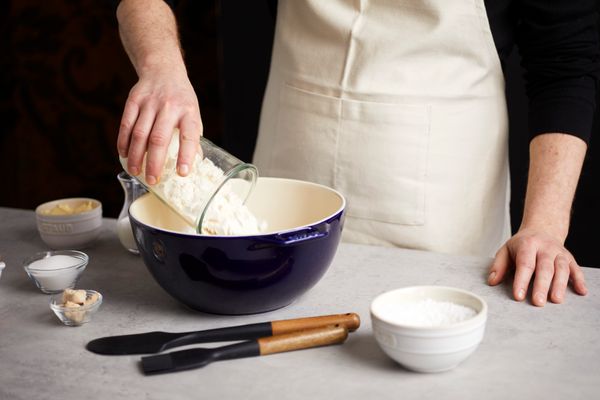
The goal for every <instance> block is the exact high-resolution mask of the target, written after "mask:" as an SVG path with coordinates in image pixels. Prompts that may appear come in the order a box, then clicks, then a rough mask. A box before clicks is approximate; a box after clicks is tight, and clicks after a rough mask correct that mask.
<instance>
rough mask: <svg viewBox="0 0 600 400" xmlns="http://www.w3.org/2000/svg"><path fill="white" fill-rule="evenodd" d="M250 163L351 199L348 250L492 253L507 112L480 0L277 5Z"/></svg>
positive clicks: (320, 0) (322, 0) (332, 0)
mask: <svg viewBox="0 0 600 400" xmlns="http://www.w3.org/2000/svg"><path fill="white" fill-rule="evenodd" d="M254 163H255V164H256V165H257V166H258V168H259V171H260V173H261V175H265V176H279V177H288V178H295V179H302V180H308V181H313V182H318V183H321V184H324V185H327V186H330V187H333V188H335V189H337V190H339V191H340V192H341V193H343V194H344V195H345V197H346V199H347V214H346V222H345V226H344V236H343V237H344V239H345V240H346V241H349V242H354V243H365V244H376V245H390V246H401V247H408V248H415V249H424V250H431V251H439V252H445V253H458V254H473V255H486V256H489V255H492V254H493V253H494V252H495V251H496V250H497V249H498V248H499V247H500V246H501V244H502V243H503V242H504V241H505V240H506V239H507V238H508V236H509V233H510V224H509V212H508V199H509V174H508V156H507V113H506V104H505V97H504V78H503V75H502V70H501V66H500V61H499V59H498V55H497V52H496V49H495V47H494V42H493V38H492V35H491V32H490V28H489V24H488V20H487V16H486V11H485V8H484V4H483V0H456V1H448V0H362V1H361V0H355V1H350V0H287V1H286V0H281V1H280V2H279V8H278V15H277V27H276V34H275V42H274V47H273V58H272V63H271V72H270V76H269V82H268V85H267V90H266V93H265V98H264V103H263V109H262V114H261V123H260V131H259V137H258V142H257V148H256V151H255V154H254Z"/></svg>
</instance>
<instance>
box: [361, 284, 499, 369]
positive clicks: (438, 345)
mask: <svg viewBox="0 0 600 400" xmlns="http://www.w3.org/2000/svg"><path fill="white" fill-rule="evenodd" d="M424 314H425V315H424ZM486 320H487V304H486V302H485V301H484V300H483V299H482V298H481V297H479V296H477V295H475V294H473V293H471V292H468V291H466V290H462V289H457V288H452V287H444V286H412V287H406V288H401V289H396V290H391V291H389V292H385V293H383V294H381V295H379V296H378V297H376V298H375V300H373V302H372V303H371V321H372V325H373V334H374V336H375V340H376V341H377V344H378V345H379V347H381V349H382V350H383V351H384V352H385V353H386V354H387V355H388V356H389V357H391V358H392V359H393V360H395V361H396V362H398V363H400V364H401V365H402V366H404V367H405V368H407V369H410V370H413V371H417V372H442V371H447V370H450V369H452V368H454V367H456V366H457V365H458V364H459V363H461V362H462V361H464V360H465V359H467V358H468V357H469V356H470V355H471V354H473V352H474V351H475V350H476V349H477V346H478V345H479V343H481V341H482V339H483V335H484V332H485V324H486Z"/></svg>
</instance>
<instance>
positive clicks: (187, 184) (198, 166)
mask: <svg viewBox="0 0 600 400" xmlns="http://www.w3.org/2000/svg"><path fill="white" fill-rule="evenodd" d="M200 147H201V149H202V155H201V156H197V157H196V158H195V159H194V162H193V164H192V165H191V166H190V172H189V174H188V175H187V176H186V177H181V176H179V174H177V169H176V168H177V155H178V152H179V134H178V131H177V130H176V132H175V134H174V135H173V137H172V139H171V143H170V145H169V149H168V151H167V156H166V159H165V164H164V167H163V170H162V173H161V176H160V178H159V180H158V182H157V183H156V184H154V185H148V183H147V182H146V180H145V170H146V159H145V158H144V161H143V163H142V172H141V173H140V174H139V175H138V176H136V177H135V178H136V179H137V180H139V182H140V183H141V184H142V185H143V186H144V187H145V188H146V189H148V190H149V191H150V192H152V193H153V194H154V195H156V196H157V197H158V198H159V199H160V200H161V201H162V202H163V203H165V204H166V205H167V206H169V207H170V208H171V209H172V210H173V211H175V212H176V213H177V214H178V215H179V216H180V217H182V218H183V220H185V222H186V223H187V224H188V225H189V226H190V229H192V230H193V231H194V232H196V233H202V227H203V222H204V221H206V218H205V217H206V216H207V215H208V214H209V210H210V209H211V206H212V205H214V204H217V206H216V207H220V206H222V204H223V203H224V201H221V200H223V199H227V201H226V202H227V203H231V202H232V201H233V202H235V203H239V204H244V203H245V202H246V199H247V198H248V196H250V193H251V192H252V189H253V188H254V185H255V184H256V179H257V178H258V171H257V169H256V167H255V166H254V165H252V164H249V163H245V162H242V161H240V160H239V159H237V158H236V157H234V156H233V155H231V154H230V153H228V152H226V151H225V150H223V149H222V148H220V147H218V146H217V145H215V144H214V143H212V142H211V141H210V140H208V139H206V138H204V137H201V138H200ZM120 161H121V165H122V166H123V168H127V159H126V158H120Z"/></svg>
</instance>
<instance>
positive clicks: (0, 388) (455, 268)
mask: <svg viewBox="0 0 600 400" xmlns="http://www.w3.org/2000/svg"><path fill="white" fill-rule="evenodd" d="M103 229H104V231H103V233H102V236H101V238H100V239H99V240H98V242H96V243H95V244H94V246H93V247H91V248H89V249H87V250H86V252H87V253H88V255H89V256H90V263H89V265H88V267H87V269H86V271H85V272H84V274H83V276H82V278H81V280H80V282H79V287H80V288H86V289H95V290H98V291H100V292H101V293H102V294H103V295H104V303H103V304H102V306H101V308H100V311H99V312H98V313H97V314H96V315H95V316H94V319H93V320H92V321H91V322H90V323H89V324H86V325H84V326H81V327H66V326H63V325H62V324H61V323H60V322H59V321H58V319H57V318H56V317H55V316H54V314H53V313H52V311H51V310H50V308H49V306H48V302H49V296H47V295H44V294H42V293H41V292H40V291H39V290H38V289H37V288H36V287H35V286H34V285H33V283H32V282H31V281H30V280H29V278H28V277H27V275H26V274H25V272H24V271H23V269H22V267H21V262H22V261H23V259H25V258H26V257H27V256H29V255H30V254H32V253H34V252H38V251H43V250H46V247H45V245H44V244H43V242H42V241H41V239H40V238H39V235H38V233H37V230H36V228H35V216H34V213H33V212H32V211H25V210H14V209H6V208H0V255H1V258H2V259H3V260H4V261H5V262H6V264H7V268H6V269H5V270H4V273H3V275H2V278H1V279H0V399H26V400H32V399H51V398H52V399H55V398H64V399H83V398H94V399H96V398H98V399H111V400H113V399H143V398H147V399H187V398H207V399H216V398H220V399H232V398H243V399H265V398H284V399H296V398H298V399H299V398H325V396H327V398H329V399H338V398H339V399H354V398H356V399H365V398H373V399H388V398H389V399H401V398H402V399H409V398H415V399H449V398H456V399H507V398H521V399H536V398H540V399H541V398H543V399H566V398H569V399H592V398H599V396H600V269H593V268H586V269H585V273H586V280H587V286H588V288H589V292H590V293H589V294H588V295H587V296H585V297H579V296H576V295H575V294H573V293H572V291H570V293H569V295H568V296H567V299H566V303H565V304H562V305H554V304H548V305H547V306H546V307H544V308H536V307H533V306H531V305H530V304H526V303H517V302H515V301H513V300H511V299H510V298H509V293H510V287H509V286H508V285H504V286H500V287H495V288H492V287H488V286H487V285H486V284H485V283H484V282H485V277H486V270H487V268H488V265H489V263H490V260H488V259H482V258H472V257H457V256H448V255H440V254H433V253H426V252H417V251H409V250H402V249H390V248H378V247H369V246H358V245H350V244H342V245H340V248H339V250H338V253H337V255H336V258H335V260H334V262H333V264H332V266H331V267H330V269H329V271H328V272H327V274H326V275H325V277H324V278H323V279H322V280H321V281H320V282H319V283H318V284H317V285H316V286H315V287H314V288H313V289H312V290H311V291H309V292H308V293H307V294H305V295H304V296H303V297H301V298H300V299H298V300H297V301H296V302H295V303H293V304H291V305H290V306H288V307H286V308H284V309H281V310H277V311H273V312H269V313H264V314H259V315H251V316H239V317H232V316H216V315H209V314H203V313H199V312H196V311H192V310H190V309H187V308H185V307H183V306H181V305H179V303H177V302H176V301H175V300H173V299H172V298H171V297H169V296H168V295H167V294H166V293H165V292H163V290H162V289H161V288H160V287H159V286H158V285H157V284H156V283H155V282H154V281H153V279H152V278H151V276H150V274H149V273H148V272H147V271H146V268H145V266H144V264H143V262H142V260H141V259H140V258H139V257H137V256H134V255H130V254H129V253H127V252H126V251H125V250H124V249H123V248H122V247H121V245H120V243H119V241H118V239H117V236H116V232H115V229H116V224H115V221H114V220H112V219H105V221H104V227H103ZM410 285H445V286H456V287H460V288H464V289H467V290H471V291H473V292H475V293H477V294H479V295H481V296H482V297H484V298H485V299H486V301H487V302H488V305H489V318H488V323H487V330H486V335H485V338H484V340H483V342H482V343H481V345H480V346H479V348H478V350H477V351H476V352H475V353H474V354H473V355H472V356H471V357H470V358H469V359H467V360H466V361H465V362H463V363H462V364H461V365H459V366H458V367H457V368H455V369H454V370H451V371H449V372H445V373H440V374H418V373H413V372H409V371H407V370H404V369H403V368H402V367H400V366H399V365H398V364H395V363H394V362H393V361H392V360H390V359H389V358H387V357H386V356H385V354H384V353H383V352H382V351H381V350H380V349H379V348H378V347H377V344H376V342H375V339H374V338H373V336H372V331H371V321H370V318H369V305H370V303H371V301H372V300H373V298H374V297H375V296H376V295H378V294H379V293H382V292H384V291H387V290H390V289H394V288H398V287H403V286H410ZM351 311H353V312H357V313H359V314H360V316H361V318H362V326H361V328H360V329H359V330H358V331H357V332H355V333H352V334H351V335H350V337H349V338H348V340H347V341H346V343H345V344H344V345H341V346H329V347H323V348H318V349H310V350H304V351H297V352H292V353H284V354H277V355H271V356H265V357H258V358H247V359H240V360H231V361H223V362H218V363H213V364H211V365H209V366H207V367H205V368H203V369H198V370H191V371H186V372H180V373H175V374H167V375H158V376H151V377H146V376H143V375H142V374H141V373H140V371H139V367H138V362H139V358H140V357H139V356H123V357H105V356H99V355H95V354H92V353H89V352H87V351H86V350H85V349H84V346H85V344H86V343H87V342H88V341H89V340H91V339H94V338H96V337H100V336H107V335H118V334H127V333H137V332H144V331H150V330H164V331H188V330H199V329H208V328H215V327H221V326H228V325H237V324H245V323H252V322H262V321H269V320H275V319H287V318H295V317H301V316H311V315H320V314H337V313H344V312H351Z"/></svg>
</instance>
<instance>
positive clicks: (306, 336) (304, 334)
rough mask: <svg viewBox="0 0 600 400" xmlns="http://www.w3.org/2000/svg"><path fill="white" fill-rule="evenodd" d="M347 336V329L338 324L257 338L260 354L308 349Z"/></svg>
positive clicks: (338, 340) (343, 339) (341, 341)
mask: <svg viewBox="0 0 600 400" xmlns="http://www.w3.org/2000/svg"><path fill="white" fill-rule="evenodd" d="M347 337H348V330H347V329H346V328H345V327H343V326H339V325H334V326H325V327H320V328H314V329H307V330H304V331H299V332H293V333H285V334H283V335H276V336H268V337H264V338H260V339H258V340H257V341H258V346H259V348H260V355H261V356H264V355H267V354H274V353H282V352H284V351H292V350H301V349H308V348H311V347H318V346H326V345H328V344H334V343H343V342H344V341H345V340H346V338H347Z"/></svg>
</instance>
